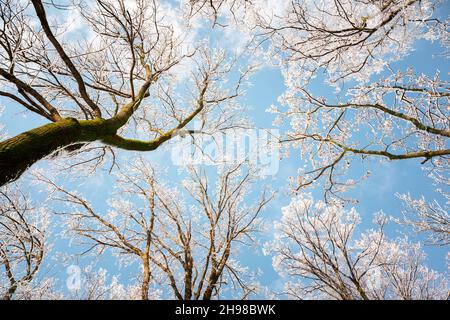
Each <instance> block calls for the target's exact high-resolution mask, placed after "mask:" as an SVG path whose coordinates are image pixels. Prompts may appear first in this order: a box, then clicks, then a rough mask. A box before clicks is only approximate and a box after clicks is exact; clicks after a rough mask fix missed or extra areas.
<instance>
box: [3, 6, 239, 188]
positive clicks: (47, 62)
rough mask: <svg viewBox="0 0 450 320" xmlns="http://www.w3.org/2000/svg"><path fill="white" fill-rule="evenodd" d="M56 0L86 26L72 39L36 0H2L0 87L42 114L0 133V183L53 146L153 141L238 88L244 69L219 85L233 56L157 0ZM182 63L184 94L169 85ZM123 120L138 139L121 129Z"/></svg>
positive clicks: (140, 145) (143, 147)
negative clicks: (202, 40) (2, 136)
mask: <svg viewBox="0 0 450 320" xmlns="http://www.w3.org/2000/svg"><path fill="white" fill-rule="evenodd" d="M47 6H49V5H47ZM47 9H48V8H47ZM63 9H70V10H71V13H73V15H75V16H78V17H79V20H80V21H78V22H77V23H80V24H81V26H82V27H83V28H86V29H85V33H84V36H83V37H82V38H81V39H78V38H76V36H75V35H73V34H71V33H70V32H69V31H70V30H69V31H67V28H66V29H64V28H62V27H59V28H58V25H57V24H54V25H52V24H51V21H50V20H49V17H48V15H47V12H46V6H44V5H43V4H42V2H41V1H39V0H32V1H31V2H30V1H11V0H2V2H1V11H0V18H1V20H2V24H1V31H0V37H1V48H0V56H1V58H0V59H1V60H0V84H1V86H2V87H1V90H0V95H1V96H3V97H5V98H7V99H9V100H10V101H11V105H14V104H18V105H20V106H21V107H23V108H25V110H27V111H29V112H32V113H35V114H37V115H39V116H41V117H43V118H45V119H46V120H47V121H50V123H48V124H45V125H43V126H41V127H37V128H35V129H32V130H29V131H27V132H24V133H22V134H19V135H17V136H15V137H12V138H9V139H7V140H5V141H2V142H1V143H0V185H4V184H5V183H7V182H8V181H11V180H15V179H17V178H18V177H19V176H20V175H21V174H22V173H23V172H24V171H25V170H26V169H27V168H28V167H29V166H31V165H32V164H33V163H35V162H36V161H38V160H39V159H42V158H44V157H46V156H48V155H50V154H52V153H53V152H54V151H56V150H59V149H62V148H65V150H66V151H68V152H70V151H74V150H78V149H80V148H82V147H83V146H84V145H85V144H86V143H89V142H93V141H99V142H101V143H102V144H103V145H107V146H113V147H115V148H119V149H125V150H135V151H151V150H155V149H156V148H158V147H159V146H160V145H161V144H163V143H164V142H166V141H167V140H169V139H171V138H172V137H173V136H175V135H177V132H178V131H179V130H180V129H183V128H185V127H186V126H187V125H188V124H189V123H190V122H191V121H192V120H193V119H194V118H197V117H200V118H201V119H202V120H208V115H209V114H212V113H213V112H214V111H216V110H224V109H227V108H224V109H219V108H218V106H223V105H228V104H229V103H230V102H231V101H232V100H233V99H234V98H236V97H237V96H238V95H239V94H240V85H241V82H242V81H243V80H244V78H245V76H246V73H247V72H246V71H244V72H243V73H242V76H241V77H240V78H239V80H237V82H236V85H235V86H229V85H228V86H220V83H221V82H223V81H224V77H225V75H226V74H227V73H229V72H231V70H230V68H232V66H233V64H232V63H231V64H230V63H228V61H227V60H226V58H225V57H224V54H223V52H222V53H220V52H210V51H208V50H206V49H205V48H202V47H201V45H200V46H197V47H193V46H192V45H189V42H188V41H187V40H186V38H188V36H189V30H190V29H189V25H188V23H186V25H183V28H181V27H179V26H178V25H177V23H176V22H175V21H173V20H171V18H170V16H169V15H168V11H167V10H165V9H164V7H163V6H162V5H161V4H160V3H159V2H158V1H151V0H138V1H136V2H135V3H134V4H131V3H126V1H124V0H120V1H118V2H117V3H115V2H114V1H109V0H98V1H96V2H95V4H92V3H91V4H86V5H83V4H74V5H70V6H69V5H67V6H65V5H55V4H54V5H53V8H52V10H63ZM180 30H184V31H180ZM189 65H191V66H194V67H193V69H194V70H193V72H192V77H191V81H185V82H184V84H185V85H186V86H185V87H184V92H185V93H186V94H185V96H184V97H183V98H184V101H183V100H181V97H179V96H177V95H175V93H174V88H175V87H177V84H178V85H179V81H178V82H177V79H176V77H177V76H178V77H179V78H180V77H181V73H182V70H183V68H184V69H185V70H186V69H187V70H189V68H188V67H189ZM177 68H178V69H177ZM185 73H186V72H185ZM187 73H189V72H187ZM188 84H190V86H189V85H188ZM186 97H187V98H186ZM214 117H217V114H215V115H214ZM130 119H132V120H133V121H131V123H130ZM130 127H134V132H135V136H137V137H139V135H136V133H144V134H141V136H143V138H142V139H144V140H138V139H128V138H125V137H123V135H124V134H126V133H132V132H133V130H132V129H131V128H130Z"/></svg>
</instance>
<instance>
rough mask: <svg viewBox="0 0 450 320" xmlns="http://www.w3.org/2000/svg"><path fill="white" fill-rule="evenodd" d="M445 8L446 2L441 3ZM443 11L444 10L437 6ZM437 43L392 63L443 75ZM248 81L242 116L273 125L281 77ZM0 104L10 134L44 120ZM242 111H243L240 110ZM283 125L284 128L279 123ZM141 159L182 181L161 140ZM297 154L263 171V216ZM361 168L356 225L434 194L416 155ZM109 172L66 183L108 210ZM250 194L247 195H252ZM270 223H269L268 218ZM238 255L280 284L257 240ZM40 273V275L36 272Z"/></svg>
mask: <svg viewBox="0 0 450 320" xmlns="http://www.w3.org/2000/svg"><path fill="white" fill-rule="evenodd" d="M445 9H446V11H449V8H448V7H446V8H445ZM442 14H443V15H447V14H448V12H442ZM439 49H440V48H439V46H438V45H437V44H430V43H429V42H426V41H419V42H418V43H416V44H415V50H414V51H413V52H412V53H411V54H410V55H409V56H407V57H406V58H405V59H403V60H402V61H400V62H396V63H394V64H393V66H394V67H395V68H399V69H402V70H404V69H406V68H407V67H408V66H413V67H414V70H415V71H416V72H417V73H422V72H423V73H426V74H428V75H432V74H434V73H435V71H436V69H439V70H440V71H441V76H442V77H443V78H446V79H448V78H449V75H448V72H449V68H448V60H445V59H442V58H439V57H434V58H433V57H432V56H433V55H434V54H435V53H438V52H439ZM251 80H252V81H251V82H252V84H253V85H252V87H250V88H248V89H247V94H246V95H245V97H244V98H243V100H242V102H243V103H245V104H246V105H247V106H248V112H247V113H246V114H245V116H246V117H248V118H249V119H251V121H252V122H253V123H254V124H255V125H256V126H257V127H259V128H264V129H270V128H272V121H273V115H271V114H269V113H266V112H264V111H265V110H266V109H267V108H268V107H269V106H270V105H271V104H277V97H278V96H279V95H280V94H281V93H283V91H284V84H283V78H282V76H281V74H280V72H279V70H278V69H276V68H268V67H266V68H263V69H262V70H261V71H259V72H258V73H257V74H256V75H254V76H253V77H252V79H251ZM314 89H315V90H316V91H318V92H323V91H327V90H329V88H327V87H326V86H324V85H318V86H317V87H316V88H314ZM0 105H4V106H5V107H6V109H5V111H4V113H3V114H2V116H1V118H0V122H1V123H3V124H4V125H5V126H6V131H7V133H8V135H9V136H13V135H15V134H18V133H20V132H23V131H25V130H27V129H31V128H33V127H36V126H38V125H40V124H43V123H45V120H44V119H42V118H39V117H38V116H35V115H32V114H28V115H27V117H22V115H21V114H20V113H19V111H21V109H20V107H19V106H16V105H13V104H11V103H9V102H7V101H5V100H2V99H1V98H0ZM243 116H244V115H243ZM281 129H283V128H281ZM119 153H120V154H121V157H127V156H131V155H132V153H130V152H126V151H119ZM144 157H145V159H146V160H147V161H149V162H150V163H152V164H156V165H158V166H161V167H167V168H169V170H168V172H170V173H168V174H166V175H165V178H166V179H167V180H170V181H172V182H173V183H175V184H176V183H177V182H181V180H182V178H183V173H180V172H179V171H178V170H173V169H177V168H176V167H174V166H173V165H172V164H171V163H168V161H167V159H169V158H170V147H169V146H164V147H162V148H160V149H158V150H156V151H153V152H150V153H146V154H145V155H144ZM299 162H300V161H299V157H298V155H295V153H292V155H291V157H289V158H284V159H282V160H281V162H280V168H279V171H278V173H277V174H276V176H273V177H268V178H267V179H266V180H265V181H264V183H267V184H270V185H271V187H272V189H274V190H275V191H277V196H276V198H275V199H274V200H273V201H272V202H271V203H270V204H269V206H268V207H267V209H266V210H265V211H264V212H263V215H262V217H265V218H266V219H267V220H268V221H273V220H277V219H279V218H280V216H281V207H283V206H286V205H287V204H289V202H290V199H291V196H292V195H291V194H290V193H289V190H288V184H287V181H288V177H289V176H295V175H296V171H297V168H298V164H299ZM46 165H51V161H50V162H40V163H38V164H37V165H35V167H39V166H46ZM363 166H364V170H370V171H371V172H372V173H373V174H372V176H371V177H370V178H369V179H368V180H366V181H363V182H361V183H360V184H359V185H358V187H357V188H355V189H354V190H352V191H351V192H350V195H351V196H354V197H355V198H357V199H358V200H359V203H358V204H356V205H355V207H356V208H357V210H358V212H359V213H360V215H361V217H362V220H363V223H362V226H361V228H362V229H364V228H367V227H369V226H370V222H371V220H372V215H373V214H374V213H376V212H378V211H380V210H382V211H384V212H385V213H386V214H387V215H392V216H398V215H399V214H400V212H401V210H402V203H401V201H400V200H398V198H397V197H396V196H395V193H396V192H398V193H411V195H412V196H413V197H415V198H418V197H420V196H422V195H423V196H425V198H427V199H433V198H436V197H438V195H437V194H436V193H435V192H434V191H433V187H432V184H431V180H430V179H429V178H427V177H426V176H425V173H424V172H423V170H422V166H421V164H420V160H417V159H413V160H405V161H401V162H389V163H379V162H377V161H368V162H365V163H364V165H363ZM360 169H361V167H360V165H359V164H357V163H355V164H354V167H352V169H351V170H352V171H353V170H354V171H355V172H356V171H358V170H360ZM209 171H210V173H211V175H212V176H214V175H215V173H214V169H211V170H209ZM113 181H114V178H113V177H111V176H110V175H109V174H108V172H107V171H106V170H100V171H99V172H97V173H96V174H94V175H92V176H89V177H87V178H83V181H82V182H83V185H82V186H81V187H80V186H79V183H80V182H81V180H80V179H78V180H77V181H75V182H73V183H69V184H67V185H65V187H67V188H70V187H72V188H77V189H78V190H80V191H83V190H84V192H86V193H88V194H89V200H90V201H91V202H92V203H93V205H94V207H96V208H97V210H98V211H99V212H101V211H102V210H104V211H106V210H107V205H106V200H107V199H108V194H110V193H111V191H112V186H113ZM28 188H29V191H30V192H33V198H34V200H36V201H38V200H39V199H42V198H43V196H44V195H43V194H42V193H39V192H38V190H37V189H36V187H34V186H28ZM314 195H315V196H316V197H317V198H319V197H320V196H321V194H320V191H319V190H317V189H316V191H314ZM253 198H254V197H249V200H252V199H253ZM56 221H57V218H56V217H55V223H54V224H53V227H52V228H54V229H53V231H54V232H53V236H52V237H51V238H50V240H51V241H56V242H55V246H54V248H53V252H56V251H63V252H73V253H75V252H81V251H82V250H81V249H80V248H74V247H70V246H69V243H68V241H66V240H61V239H57V233H58V231H59V230H58V228H59V227H58V224H57V223H56ZM269 224H270V223H269ZM397 229H398V228H396V227H394V226H392V227H390V228H389V229H388V230H389V235H390V236H392V237H395V236H398V235H399V233H398V230H397ZM268 239H270V234H262V235H261V236H260V241H262V242H263V241H265V240H268ZM412 239H413V240H417V241H421V240H423V238H421V237H418V238H416V239H414V238H412ZM447 251H448V249H446V248H426V252H427V253H428V256H429V260H428V262H429V266H431V267H432V268H434V269H437V270H440V271H445V269H446V266H445V253H446V252H447ZM50 258H51V256H50V255H48V257H47V261H46V263H47V266H50V265H51V267H47V269H44V270H43V271H44V273H43V275H54V276H56V277H58V278H60V285H61V286H62V287H64V283H65V277H66V275H65V270H66V269H65V266H64V265H63V264H62V263H61V261H52V260H51V259H50ZM238 259H240V260H241V262H242V264H243V265H245V266H248V267H249V269H251V270H256V269H257V268H259V269H261V270H262V271H263V276H262V277H261V279H260V281H261V283H262V284H263V285H265V286H267V287H268V288H269V289H272V290H276V289H280V284H281V282H282V281H281V280H280V278H279V276H278V275H277V274H276V272H275V271H274V270H273V269H272V266H271V257H270V256H264V255H263V254H262V252H261V246H259V245H255V246H254V247H251V248H248V249H243V250H242V251H241V252H240V256H239V257H238ZM113 262H114V260H113V259H112V258H111V257H108V256H107V255H106V256H105V257H104V258H102V260H101V261H99V263H98V265H97V266H98V267H105V268H107V269H108V270H109V271H111V272H113V273H114V272H117V271H118V272H120V273H121V274H122V280H123V281H124V282H125V283H126V281H127V279H128V276H129V274H128V273H130V272H135V271H136V270H135V269H134V268H126V269H121V270H118V269H117V266H115V265H114V264H113ZM41 276H42V275H41Z"/></svg>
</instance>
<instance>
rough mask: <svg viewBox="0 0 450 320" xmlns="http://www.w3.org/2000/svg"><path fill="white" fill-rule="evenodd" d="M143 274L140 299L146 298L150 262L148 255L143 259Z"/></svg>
mask: <svg viewBox="0 0 450 320" xmlns="http://www.w3.org/2000/svg"><path fill="white" fill-rule="evenodd" d="M143 267H144V270H143V272H144V274H143V279H142V287H141V299H142V300H148V288H149V284H150V277H151V274H150V263H149V259H148V257H145V258H144V260H143Z"/></svg>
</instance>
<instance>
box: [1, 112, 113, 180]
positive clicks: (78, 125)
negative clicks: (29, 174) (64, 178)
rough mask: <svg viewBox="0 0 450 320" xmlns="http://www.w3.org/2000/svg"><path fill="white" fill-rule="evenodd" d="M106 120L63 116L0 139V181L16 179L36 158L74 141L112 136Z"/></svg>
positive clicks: (40, 157)
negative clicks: (55, 120) (64, 117)
mask: <svg viewBox="0 0 450 320" xmlns="http://www.w3.org/2000/svg"><path fill="white" fill-rule="evenodd" d="M114 134H115V128H114V126H111V124H110V122H108V120H103V119H95V120H80V121H79V120H76V119H73V118H67V119H63V120H61V121H58V122H54V123H49V124H46V125H43V126H41V127H38V128H35V129H32V130H29V131H26V132H24V133H21V134H19V135H17V136H15V137H13V138H10V139H7V140H5V141H2V142H0V185H1V186H2V185H4V184H6V183H7V182H9V181H13V180H16V179H17V178H19V177H20V176H21V175H22V173H23V172H24V171H25V170H26V169H27V168H28V167H30V166H31V165H32V164H34V163H35V162H36V161H38V160H40V159H42V158H45V157H46V156H48V155H50V154H52V153H53V152H54V151H55V150H57V149H60V148H63V147H65V146H69V145H71V144H74V143H80V142H89V141H95V140H99V139H101V138H103V137H107V136H114Z"/></svg>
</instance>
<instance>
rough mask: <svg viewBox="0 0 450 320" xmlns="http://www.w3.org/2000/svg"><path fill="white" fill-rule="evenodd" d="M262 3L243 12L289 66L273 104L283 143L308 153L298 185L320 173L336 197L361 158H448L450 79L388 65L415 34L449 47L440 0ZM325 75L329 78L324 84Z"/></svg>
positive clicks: (409, 45)
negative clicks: (283, 128)
mask: <svg viewBox="0 0 450 320" xmlns="http://www.w3.org/2000/svg"><path fill="white" fill-rule="evenodd" d="M258 3H259V2H257V4H255V8H254V10H253V11H254V12H253V13H249V14H248V15H250V17H251V19H250V18H249V19H245V21H246V23H248V24H250V29H251V30H256V31H254V34H255V38H256V39H257V40H258V39H259V41H258V44H259V43H261V45H265V44H266V43H269V45H268V47H269V55H270V56H271V57H275V60H276V61H277V62H278V63H279V65H280V67H281V69H282V72H283V76H284V79H285V84H286V86H287V90H286V92H285V93H284V94H283V95H282V96H280V97H279V102H280V105H281V106H280V107H276V106H273V107H271V108H270V109H269V112H273V113H274V114H276V115H277V116H278V118H277V120H276V123H280V122H281V121H286V122H287V123H289V124H290V126H291V128H292V130H290V131H289V132H287V133H286V134H285V135H283V136H282V137H281V138H280V142H281V143H282V144H285V145H287V146H289V147H290V146H293V147H296V148H299V149H300V150H301V155H302V157H303V158H304V159H305V162H306V163H305V165H306V169H305V170H303V169H302V170H300V172H299V179H298V181H299V182H298V184H297V185H296V186H295V189H296V190H297V191H298V190H300V189H301V188H304V187H306V186H309V185H311V184H312V183H313V182H314V181H317V180H321V181H323V183H324V184H325V187H324V189H325V191H326V196H327V197H328V196H330V195H333V196H335V197H336V196H338V194H339V193H340V192H342V191H344V190H346V187H347V186H349V185H353V183H354V181H353V180H350V181H345V180H341V179H339V176H340V175H342V174H343V173H344V172H345V171H346V169H347V168H348V166H349V165H350V163H351V161H352V160H353V159H357V158H360V159H365V158H374V157H375V158H376V157H378V158H384V159H388V160H403V159H414V158H419V159H421V160H422V163H423V164H425V163H426V164H431V165H434V162H440V163H441V165H446V166H448V159H449V155H450V149H448V138H449V136H450V131H449V128H450V123H449V118H450V117H449V113H448V108H446V107H445V106H446V105H448V103H449V94H450V93H449V91H448V81H447V80H445V78H444V79H442V78H441V76H440V74H439V72H437V71H436V74H434V75H424V74H417V73H415V72H414V71H413V68H410V69H408V70H406V71H401V70H395V69H393V67H392V66H391V64H390V63H391V62H394V61H397V60H400V59H402V58H403V57H404V56H405V55H407V54H408V53H409V52H410V51H411V49H412V45H413V43H414V41H416V40H418V39H427V40H431V41H440V42H441V47H442V48H443V49H445V47H446V46H447V45H448V39H449V32H448V21H446V20H442V18H441V17H440V16H439V12H438V8H439V5H440V2H439V1H435V2H433V1H415V0H392V1H371V0H367V1H352V0H339V1H332V2H330V1H291V2H285V3H284V4H283V5H281V4H280V5H275V4H274V5H271V6H270V9H265V10H264V9H263V8H262V6H263V4H262V5H260V6H258ZM272 60H273V59H272ZM386 70H388V71H386ZM380 73H381V75H378V74H380ZM318 77H319V78H320V80H317V79H316V78H318ZM374 78H375V79H376V80H374ZM322 79H323V81H324V82H327V83H328V84H329V85H330V86H329V87H328V90H322V91H321V92H320V93H317V92H316V90H315V89H314V87H315V85H316V84H317V81H321V80H322ZM333 91H334V92H333ZM289 147H288V148H289Z"/></svg>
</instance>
